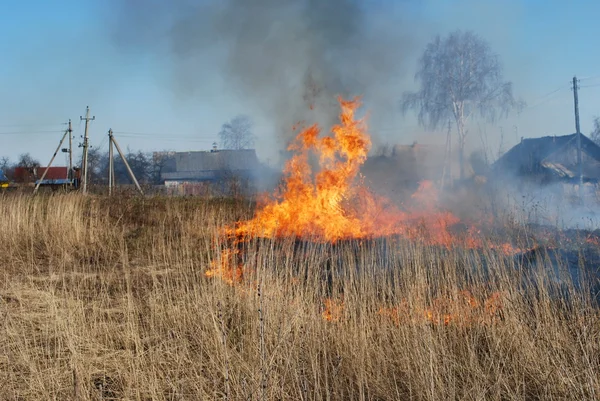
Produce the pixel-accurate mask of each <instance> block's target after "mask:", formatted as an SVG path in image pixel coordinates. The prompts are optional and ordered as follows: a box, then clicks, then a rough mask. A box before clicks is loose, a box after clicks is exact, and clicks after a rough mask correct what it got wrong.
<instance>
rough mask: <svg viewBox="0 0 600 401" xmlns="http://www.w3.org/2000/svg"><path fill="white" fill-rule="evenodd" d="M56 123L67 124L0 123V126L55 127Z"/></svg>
mask: <svg viewBox="0 0 600 401" xmlns="http://www.w3.org/2000/svg"><path fill="white" fill-rule="evenodd" d="M58 125H67V123H58V124H57V123H48V124H0V127H2V128H12V127H55V126H58Z"/></svg>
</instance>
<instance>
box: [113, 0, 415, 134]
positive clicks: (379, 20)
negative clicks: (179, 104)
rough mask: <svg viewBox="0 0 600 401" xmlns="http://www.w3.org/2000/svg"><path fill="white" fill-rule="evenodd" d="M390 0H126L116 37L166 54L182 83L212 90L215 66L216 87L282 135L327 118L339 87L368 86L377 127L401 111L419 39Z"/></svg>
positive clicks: (183, 87) (365, 92) (364, 90)
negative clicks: (403, 82) (399, 102)
mask: <svg viewBox="0 0 600 401" xmlns="http://www.w3.org/2000/svg"><path fill="white" fill-rule="evenodd" d="M391 3H394V2H381V3H379V2H375V1H359V0H327V1H323V0H252V1H249V0H220V1H190V0H187V1H185V0H170V1H160V0H153V1H150V2H148V1H147V0H144V1H141V0H126V1H123V0H121V1H118V2H116V3H115V5H114V7H113V9H118V10H119V13H118V17H117V21H118V25H117V28H118V29H117V31H116V32H117V38H118V41H119V43H120V44H121V45H123V44H125V45H129V46H128V47H129V48H130V49H136V50H139V49H148V48H151V49H153V50H154V51H158V52H159V53H161V54H163V55H164V57H165V58H166V59H168V60H169V62H171V63H173V65H172V67H173V69H174V70H173V71H174V76H175V77H176V79H175V88H176V89H177V91H178V92H179V93H183V94H186V95H190V96H198V95H200V94H201V93H202V92H204V93H206V88H208V87H214V86H215V80H219V78H216V77H215V76H208V75H207V74H205V72H204V71H206V69H207V68H213V69H216V71H217V72H218V75H219V77H220V80H221V82H220V86H219V87H220V88H224V90H226V91H229V92H230V93H235V94H236V95H237V96H239V97H240V98H241V100H242V101H243V102H244V103H245V104H246V105H247V106H248V107H249V108H252V111H255V112H257V113H260V114H261V116H262V117H263V118H264V119H266V120H268V121H270V122H272V123H273V127H274V128H275V130H276V131H277V132H278V133H279V135H278V137H279V138H278V139H280V140H281V139H282V141H281V143H280V145H285V144H286V143H287V142H288V141H289V139H290V136H291V135H292V130H291V127H292V125H294V124H295V123H297V122H299V121H306V122H307V123H313V122H318V123H320V124H322V125H323V126H324V127H329V126H330V125H331V123H332V122H334V121H335V118H336V117H337V114H338V113H339V107H338V104H337V100H336V97H337V96H338V95H341V96H344V97H351V96H357V95H362V96H363V100H364V103H365V105H366V106H367V108H368V110H369V114H370V122H371V124H370V125H371V126H372V127H373V121H374V120H375V121H376V124H375V125H379V126H385V125H386V123H385V119H386V118H387V116H389V115H397V98H398V96H399V94H400V93H401V92H402V89H401V88H400V84H401V82H400V78H401V77H402V76H403V75H404V73H405V72H406V71H405V67H406V66H405V64H406V63H405V60H406V59H408V58H409V57H408V53H409V52H412V51H414V50H415V48H414V47H413V46H412V45H411V42H412V41H411V40H409V39H408V37H409V32H410V31H411V29H410V27H409V25H408V24H407V22H406V21H402V19H401V18H400V14H399V11H401V10H400V8H401V7H399V6H398V5H397V4H395V5H394V4H391ZM400 4H404V2H401V3H400ZM367 6H368V7H367ZM311 108H312V111H311ZM388 126H389V125H388Z"/></svg>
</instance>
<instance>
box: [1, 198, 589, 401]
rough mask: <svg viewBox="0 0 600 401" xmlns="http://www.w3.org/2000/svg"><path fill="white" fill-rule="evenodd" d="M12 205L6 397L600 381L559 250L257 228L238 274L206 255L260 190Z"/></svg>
mask: <svg viewBox="0 0 600 401" xmlns="http://www.w3.org/2000/svg"><path fill="white" fill-rule="evenodd" d="M0 210H1V213H0V216H2V224H1V225H0V245H1V250H2V259H1V262H0V263H1V265H2V269H1V273H0V274H1V276H0V383H2V385H1V386H0V387H1V392H0V399H6V400H46V399H56V400H100V399H105V400H106V399H127V400H196V399H207V400H212V399H224V400H321V399H324V400H348V399H357V400H363V399H364V400H396V399H414V400H442V399H461V400H462V399H464V400H483V399H486V400H511V399H520V400H521V399H528V400H529V399H544V400H547V399H575V400H584V399H585V400H591V399H599V398H600V314H599V313H598V309H596V308H595V307H594V306H593V302H592V300H591V299H590V297H589V296H588V295H587V292H585V291H584V292H577V291H575V290H574V289H573V286H572V285H570V284H569V283H568V280H565V281H564V282H562V283H560V288H558V286H559V284H557V282H556V280H550V279H549V277H548V275H547V273H546V270H545V269H544V268H543V263H540V264H539V266H538V267H533V268H528V269H527V270H528V271H525V269H523V268H522V267H521V266H519V265H518V264H515V259H514V258H508V257H506V256H505V255H502V254H498V253H496V252H494V251H493V250H492V249H487V248H484V249H482V250H480V251H477V252H474V251H467V250H461V249H453V250H447V249H441V248H439V247H431V246H425V245H420V244H418V243H414V242H412V243H411V242H406V241H403V240H401V239H398V238H383V239H377V240H363V241H347V242H343V243H338V244H335V245H331V244H318V243H316V242H315V243H312V242H309V241H306V242H302V243H299V242H296V241H293V240H277V241H274V240H267V239H258V238H253V239H251V240H250V241H248V242H247V243H245V244H243V247H244V249H243V255H244V259H243V268H244V272H245V276H244V279H243V281H242V282H241V283H238V284H236V285H229V284H227V283H226V282H224V281H223V280H220V279H218V278H215V277H213V278H209V277H206V275H205V272H206V271H207V270H208V269H209V268H210V267H211V263H213V261H217V262H214V263H218V258H219V257H220V255H221V250H222V249H224V248H226V247H227V246H228V244H227V242H223V241H222V237H221V236H220V232H221V230H222V228H223V227H224V226H225V225H228V224H231V223H233V222H235V221H236V220H238V219H245V218H250V217H251V216H252V213H253V204H251V203H250V202H248V201H242V200H202V199H198V198H161V197H156V198H137V197H117V198H112V199H110V198H107V197H95V196H89V197H82V196H78V195H48V196H38V197H31V196H27V195H5V196H3V197H1V198H0ZM558 290H560V291H561V293H562V294H564V296H562V297H556V296H553V295H551V294H556V293H557V292H558Z"/></svg>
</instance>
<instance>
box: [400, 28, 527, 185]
mask: <svg viewBox="0 0 600 401" xmlns="http://www.w3.org/2000/svg"><path fill="white" fill-rule="evenodd" d="M415 81H417V82H419V83H420V86H421V87H420V90H419V91H417V92H412V93H411V92H407V93H404V95H403V99H402V111H403V112H404V113H406V112H407V111H408V110H418V118H419V123H420V124H421V125H423V126H425V127H426V128H428V129H436V128H439V127H441V126H442V125H445V124H446V123H447V122H448V121H451V120H454V122H455V123H456V128H457V131H458V151H459V164H460V178H461V179H462V178H464V176H465V168H464V158H465V157H464V148H465V140H466V137H467V134H468V129H467V123H468V121H469V120H470V119H471V118H472V117H475V116H478V117H482V118H484V119H485V120H487V121H494V120H495V119H496V118H497V117H498V116H499V115H502V116H505V115H507V114H508V112H509V111H510V110H512V109H514V108H521V107H523V105H524V103H523V102H522V101H517V100H515V98H514V97H513V91H512V83H511V82H507V81H504V80H503V75H502V65H501V64H500V61H499V59H498V56H497V55H495V54H494V53H492V51H491V50H490V47H489V45H488V44H487V42H485V41H484V40H483V39H481V38H480V37H479V36H477V35H476V34H475V33H473V32H470V31H467V32H462V31H455V32H452V33H450V34H449V35H448V36H447V37H445V38H441V37H440V36H439V35H438V36H437V37H436V38H435V40H434V41H433V42H431V43H429V44H428V45H427V47H426V48H425V52H424V53H423V55H422V56H421V58H420V59H419V65H418V71H417V73H416V74H415Z"/></svg>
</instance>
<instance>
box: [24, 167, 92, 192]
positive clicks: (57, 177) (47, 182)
mask: <svg viewBox="0 0 600 401" xmlns="http://www.w3.org/2000/svg"><path fill="white" fill-rule="evenodd" d="M44 174H45V175H44ZM13 175H14V181H15V182H16V183H19V184H31V185H33V184H38V183H39V180H40V179H41V178H42V177H44V180H43V181H42V182H41V183H40V185H42V186H50V187H60V186H65V185H71V184H72V185H75V186H76V187H77V186H78V183H79V179H80V175H81V174H80V170H79V169H78V168H74V169H73V180H71V179H69V168H68V167H15V169H14V173H13Z"/></svg>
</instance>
